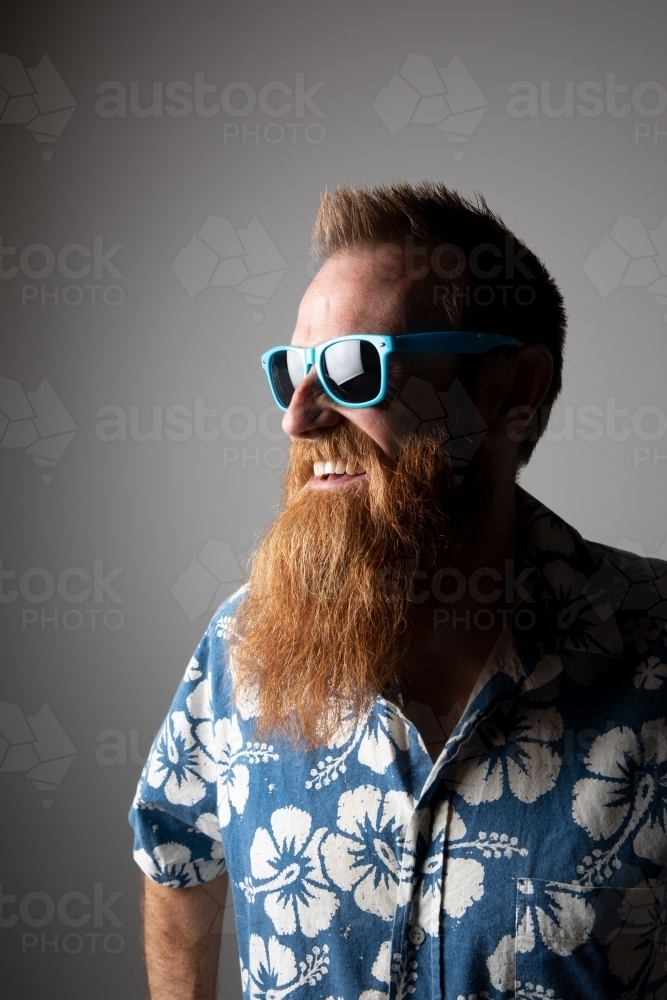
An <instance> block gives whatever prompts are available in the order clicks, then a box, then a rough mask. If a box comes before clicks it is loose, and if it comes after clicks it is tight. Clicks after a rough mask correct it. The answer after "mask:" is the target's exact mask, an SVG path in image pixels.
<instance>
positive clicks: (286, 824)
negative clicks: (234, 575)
mask: <svg viewBox="0 0 667 1000" xmlns="http://www.w3.org/2000/svg"><path fill="white" fill-rule="evenodd" d="M314 247H315V252H316V254H317V255H318V256H319V257H320V259H321V260H322V261H323V266H322V267H321V269H320V270H319V272H318V273H317V275H316V277H315V278H314V280H313V282H312V284H311V285H310V287H309V288H308V290H307V291H306V294H305V295H304V298H303V300H302V302H301V306H300V309H299V314H298V319H297V323H296V327H295V330H294V334H293V337H292V341H291V344H289V345H282V346H278V347H275V348H272V349H271V350H270V351H267V353H266V354H265V355H264V356H263V358H262V363H263V366H264V369H265V371H266V374H267V376H268V379H269V385H270V387H271V391H272V392H273V395H274V398H275V400H276V402H277V404H278V406H279V407H280V408H281V409H282V410H284V419H283V428H284V430H285V431H286V432H287V434H289V436H290V438H291V441H292V444H291V448H290V458H289V466H288V469H287V473H286V477H285V484H284V494H283V501H282V506H281V509H280V511H279V514H278V516H277V518H276V520H275V522H274V523H273V525H272V526H271V527H270V528H269V530H268V532H267V534H266V535H265V537H264V539H263V540H262V541H261V542H260V544H259V546H258V548H257V551H256V552H255V554H254V557H253V560H252V567H251V571H250V575H249V580H248V583H247V585H246V586H245V587H243V588H242V589H241V590H240V591H239V592H238V593H237V594H235V595H233V596H232V597H231V598H229V599H228V600H227V601H226V602H225V603H224V604H223V605H222V607H221V608H220V609H219V611H218V612H217V613H216V615H215V616H214V618H213V621H212V622H211V625H210V626H209V628H208V630H207V632H206V634H205V636H204V638H203V639H202V641H201V643H200V645H199V647H198V649H197V651H196V653H195V655H194V657H193V659H192V660H191V662H190V664H189V666H188V668H187V671H186V674H185V677H184V680H183V682H182V684H181V686H180V688H179V690H178V692H177V694H176V698H175V701H174V704H173V705H172V708H171V710H170V712H169V714H168V716H167V719H166V721H165V724H164V726H163V729H162V731H161V732H160V734H159V735H158V737H157V738H156V741H155V743H154V746H153V748H152V751H151V754H150V756H149V759H148V761H147V764H146V767H145V769H144V773H143V775H142V778H141V781H140V784H139V788H138V791H137V796H136V799H135V803H134V806H133V810H132V813H131V819H132V823H133V825H134V828H135V833H136V846H135V858H136V860H137V862H138V863H139V865H140V866H141V868H142V869H143V872H144V873H145V876H146V878H145V880H144V881H145V887H144V904H143V907H144V923H145V954H146V963H147V969H148V983H149V991H150V996H151V998H153V1000H192V998H206V1000H209V998H212V997H214V995H215V989H216V970H217V965H218V954H219V949H220V928H221V913H222V907H223V904H224V900H225V896H226V892H227V886H228V880H229V882H230V883H231V887H232V891H233V899H234V907H235V914H236V923H237V932H238V944H239V953H240V962H241V979H242V984H243V989H244V992H245V995H246V996H247V997H248V998H251V1000H283V998H285V997H288V996H292V995H294V997H295V1000H326V998H334V997H339V998H344V1000H386V998H391V1000H403V998H405V997H406V996H407V995H408V994H409V995H411V996H414V997H415V1000H417V998H418V1000H422V998H423V1000H427V998H428V1000H431V998H433V997H445V998H447V1000H463V998H465V997H467V998H469V1000H472V998H478V997H479V998H482V997H485V998H489V997H507V996H516V997H538V996H539V997H543V996H549V997H562V998H567V1000H574V998H587V1000H589V998H591V997H593V996H596V997H605V998H616V997H617V998H621V997H649V996H651V997H656V998H657V997H665V996H667V974H666V972H665V961H664V957H665V956H664V950H665V949H664V936H662V934H661V929H664V899H665V880H664V867H663V866H664V865H665V863H666V862H667V836H666V833H665V826H666V824H667V721H666V716H667V705H666V699H665V692H666V691H667V686H665V684H664V680H665V677H667V657H666V653H667V650H666V648H665V646H666V642H665V635H666V631H665V627H666V624H667V622H666V619H667V601H666V598H667V573H666V566H665V564H664V563H661V562H659V561H658V560H654V559H641V558H639V557H636V556H633V555H631V554H630V553H625V552H619V551H616V550H612V549H611V548H609V547H606V546H604V545H600V544H595V543H592V542H585V541H584V540H583V539H582V538H581V536H580V535H579V534H578V533H577V531H576V530H575V529H574V528H572V527H570V526H568V525H567V524H565V523H564V522H563V521H562V520H561V519H560V518H559V517H558V516H557V515H556V514H553V513H552V512H550V511H549V510H547V509H546V508H545V507H544V506H542V505H541V504H540V503H539V502H538V501H536V500H534V499H533V498H531V497H530V496H528V494H526V493H525V492H524V491H522V490H521V489H520V488H519V487H518V486H517V483H516V479H517V471H518V470H519V469H520V468H521V467H522V466H523V465H525V464H526V462H527V461H528V459H529V457H530V454H531V452H532V450H533V448H534V446H535V443H536V441H537V440H538V438H539V436H540V435H541V433H542V432H543V430H544V428H545V426H546V423H547V420H548V417H549V412H550V409H551V406H552V404H553V402H554V399H555V398H556V397H557V395H558V393H559V391H560V387H561V370H562V363H563V340H564V328H565V314H564V310H563V304H562V299H561V295H560V293H559V291H558V289H557V287H556V285H555V283H554V281H553V279H552V278H551V277H550V276H549V274H548V272H547V271H546V269H545V267H544V265H543V264H542V263H541V262H540V261H539V260H538V259H537V257H536V256H535V255H534V254H533V253H532V252H531V251H530V250H528V248H527V247H526V246H525V245H524V244H522V243H521V242H520V241H519V240H518V239H517V238H516V237H515V236H513V234H512V233H510V232H509V230H508V229H507V228H506V227H505V226H504V224H503V223H502V222H501V220H500V219H499V218H498V217H497V216H495V215H494V214H493V213H492V212H491V211H490V210H489V209H488V207H487V206H486V204H485V203H484V201H483V200H482V199H478V200H477V201H474V202H473V201H470V200H466V199H464V198H462V197H461V196H460V195H458V194H457V193H455V192H452V191H450V190H448V189H446V188H445V187H444V186H443V185H436V184H421V185H418V186H410V185H408V184H403V183H402V184H395V185H391V186H386V187H377V188H372V189H354V188H339V189H338V190H337V191H336V192H335V193H333V194H330V193H327V194H325V195H324V197H323V199H322V203H321V206H320V210H319V214H318V217H317V221H316V225H315V232H314ZM222 996H223V997H224V996H225V988H224V981H223V983H222Z"/></svg>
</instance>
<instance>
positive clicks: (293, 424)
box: [283, 368, 343, 440]
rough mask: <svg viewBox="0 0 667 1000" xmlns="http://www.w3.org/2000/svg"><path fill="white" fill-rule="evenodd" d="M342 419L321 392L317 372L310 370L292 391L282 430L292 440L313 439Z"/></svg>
mask: <svg viewBox="0 0 667 1000" xmlns="http://www.w3.org/2000/svg"><path fill="white" fill-rule="evenodd" d="M342 419H343V417H342V414H340V413H339V412H338V411H337V410H336V409H335V407H334V404H333V401H332V400H330V399H329V397H328V396H327V394H326V393H325V392H324V391H323V389H322V386H321V385H320V380H319V378H318V377H317V372H316V371H315V369H314V368H311V369H310V371H309V372H308V374H307V375H306V377H305V378H304V379H303V380H302V381H301V382H299V384H298V386H297V387H296V389H295V390H294V395H293V396H292V400H291V402H290V405H289V408H288V409H287V410H286V412H285V415H284V417H283V430H284V432H285V434H289V436H290V437H291V438H292V439H293V440H294V439H298V438H302V439H308V438H314V437H317V435H318V432H319V431H320V430H321V429H322V428H324V427H335V425H336V424H338V423H340V421H341V420H342Z"/></svg>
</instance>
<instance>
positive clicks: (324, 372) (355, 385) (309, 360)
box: [262, 330, 524, 410]
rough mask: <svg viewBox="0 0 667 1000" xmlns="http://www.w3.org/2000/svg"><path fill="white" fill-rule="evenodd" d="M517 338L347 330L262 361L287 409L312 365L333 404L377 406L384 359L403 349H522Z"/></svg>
mask: <svg viewBox="0 0 667 1000" xmlns="http://www.w3.org/2000/svg"><path fill="white" fill-rule="evenodd" d="M523 346H524V345H523V344H522V343H521V341H520V340H516V339H515V338H514V337H506V336H505V335H504V334H502V333H471V332H469V331H467V330H446V331H442V332H439V333H408V334H402V335H401V336H398V337H390V336H387V334H383V333H364V334H361V333H360V334H351V335H350V334H348V336H346V337H336V338H335V339H334V340H327V341H325V342H324V343H323V344H318V345H317V347H292V346H289V347H272V348H271V350H270V351H266V353H265V354H262V365H263V367H264V370H265V372H266V375H267V378H268V380H269V385H270V386H271V392H272V393H273V398H274V399H275V401H276V403H277V404H278V406H279V407H280V409H281V410H286V409H287V408H288V407H289V405H290V403H291V401H292V396H293V395H294V390H295V389H296V387H297V386H298V385H299V383H300V382H303V380H304V379H305V377H306V375H307V374H308V372H309V371H310V369H311V368H313V367H314V368H315V371H316V372H317V375H318V377H319V380H320V383H321V384H322V388H323V389H324V391H325V392H326V394H327V396H329V397H330V398H331V399H332V400H333V401H334V403H338V405H339V406H345V407H348V408H350V409H360V408H361V407H364V406H376V405H377V404H378V403H381V402H382V400H383V399H384V397H385V396H386V394H387V384H388V365H387V359H388V358H389V355H390V354H392V353H393V352H394V351H399V352H401V353H403V352H405V353H408V352H409V353H413V352H415V351H419V352H434V353H435V352H438V353H439V352H442V353H445V354H484V353H485V352H486V351H491V350H493V348H494V347H523Z"/></svg>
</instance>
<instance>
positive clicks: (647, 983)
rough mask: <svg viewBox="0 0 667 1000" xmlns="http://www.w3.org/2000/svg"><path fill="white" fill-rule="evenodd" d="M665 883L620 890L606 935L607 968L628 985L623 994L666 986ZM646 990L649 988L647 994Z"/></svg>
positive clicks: (656, 991)
mask: <svg viewBox="0 0 667 1000" xmlns="http://www.w3.org/2000/svg"><path fill="white" fill-rule="evenodd" d="M665 890H666V886H665V883H664V882H663V883H661V884H659V885H646V886H637V887H636V888H633V889H626V890H625V891H624V892H623V897H622V900H621V905H620V906H619V907H618V911H617V912H618V926H617V927H614V928H613V930H612V931H611V933H610V934H609V935H608V937H607V941H608V945H609V946H608V951H607V956H608V959H609V970H610V972H612V973H613V974H614V975H615V976H618V978H619V979H620V980H621V981H622V982H623V983H624V984H625V986H627V987H629V990H628V992H626V993H624V994H623V997H624V998H627V1000H630V998H635V997H640V996H641V997H644V996H648V995H655V996H656V997H659V996H662V995H663V994H664V992H665V988H666V987H667V963H666V959H667V940H666V938H665V926H666V924H667V912H666V904H667V899H666V891H665ZM650 991H653V993H652V994H651V993H650Z"/></svg>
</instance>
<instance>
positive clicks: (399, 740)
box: [306, 698, 410, 790]
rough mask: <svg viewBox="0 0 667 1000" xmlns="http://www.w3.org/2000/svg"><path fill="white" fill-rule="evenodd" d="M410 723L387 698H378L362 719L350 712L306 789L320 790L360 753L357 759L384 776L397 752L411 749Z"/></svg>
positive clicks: (343, 770)
mask: <svg viewBox="0 0 667 1000" xmlns="http://www.w3.org/2000/svg"><path fill="white" fill-rule="evenodd" d="M408 728H409V727H408V723H407V721H406V719H405V718H404V716H403V715H402V714H401V712H400V711H399V710H398V708H397V707H396V706H395V705H393V704H392V703H391V702H389V701H385V699H384V698H378V699H377V701H376V702H375V705H374V706H373V710H372V711H371V712H366V713H364V714H363V715H362V717H361V718H359V717H358V716H356V715H355V714H354V713H352V712H349V713H347V714H346V715H344V717H343V720H342V722H341V724H340V726H339V728H338V731H337V732H336V733H335V734H334V736H333V738H332V739H331V740H330V741H329V742H328V744H327V746H328V748H329V749H330V750H334V751H336V750H338V751H339V753H331V754H327V755H326V756H325V757H324V759H322V760H318V762H317V765H316V767H314V768H312V769H311V772H310V779H309V780H308V781H306V788H315V789H318V790H319V789H321V788H323V787H325V786H327V785H330V784H331V782H332V781H336V779H337V778H338V777H339V775H341V774H345V772H346V770H347V760H348V758H349V757H350V755H351V754H352V753H353V752H354V750H357V760H358V761H359V763H360V764H363V765H364V766H365V767H368V768H370V770H371V771H373V772H374V773H375V774H385V772H386V771H387V768H389V767H390V766H391V764H393V762H394V761H395V760H396V751H397V749H398V750H408V748H409V746H410V737H409V732H408Z"/></svg>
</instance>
